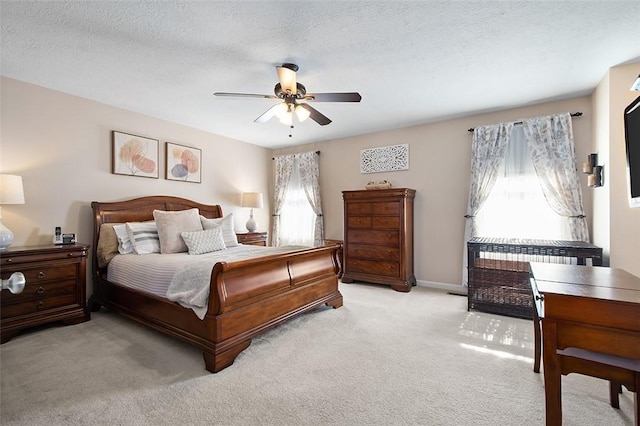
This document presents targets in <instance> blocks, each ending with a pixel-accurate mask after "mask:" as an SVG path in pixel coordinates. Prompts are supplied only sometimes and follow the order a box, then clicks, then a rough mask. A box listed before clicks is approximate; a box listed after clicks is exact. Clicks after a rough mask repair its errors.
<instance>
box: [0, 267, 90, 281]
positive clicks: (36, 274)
mask: <svg viewBox="0 0 640 426" xmlns="http://www.w3.org/2000/svg"><path fill="white" fill-rule="evenodd" d="M12 266H13V265H12ZM77 270H78V269H77V264H76V263H69V264H60V265H46V264H45V265H36V266H35V267H32V266H31V265H29V264H24V265H22V267H18V268H15V267H12V268H6V269H5V268H3V270H2V278H4V279H7V278H9V276H10V275H11V274H12V273H13V272H16V271H18V272H22V273H23V274H24V277H25V278H26V280H27V285H30V284H35V283H38V282H43V281H51V280H59V279H63V278H69V277H75V276H76V274H77ZM5 275H6V277H5Z"/></svg>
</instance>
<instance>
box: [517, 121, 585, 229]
mask: <svg viewBox="0 0 640 426" xmlns="http://www.w3.org/2000/svg"><path fill="white" fill-rule="evenodd" d="M522 124H523V127H524V133H525V137H526V139H527V142H528V146H529V151H530V152H531V157H532V159H533V165H534V167H535V169H536V174H537V175H538V179H539V181H540V185H541V186H542V191H543V192H544V196H545V198H546V200H547V202H548V203H549V206H550V207H551V208H552V209H553V211H555V212H556V213H557V214H559V215H561V216H564V217H566V218H567V219H568V220H569V230H570V232H571V239H572V240H574V241H589V228H588V227H587V220H586V217H585V214H584V206H583V204H582V188H581V187H580V180H579V178H578V172H577V170H576V167H577V166H576V164H577V163H576V154H575V146H574V142H573V128H572V125H571V115H570V114H569V113H565V114H558V115H549V116H545V117H537V118H531V119H528V120H523V121H522Z"/></svg>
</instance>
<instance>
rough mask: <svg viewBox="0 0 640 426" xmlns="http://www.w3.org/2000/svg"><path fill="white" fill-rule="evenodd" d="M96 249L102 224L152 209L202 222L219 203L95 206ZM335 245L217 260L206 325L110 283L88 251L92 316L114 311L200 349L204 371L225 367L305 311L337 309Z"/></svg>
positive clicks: (167, 200) (141, 217)
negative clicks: (195, 213)
mask: <svg viewBox="0 0 640 426" xmlns="http://www.w3.org/2000/svg"><path fill="white" fill-rule="evenodd" d="M91 207H92V209H93V213H94V228H93V229H94V235H93V247H95V248H97V247H98V246H99V241H100V232H101V229H103V230H104V229H105V228H104V227H103V226H102V225H103V224H109V223H126V222H143V221H149V220H153V211H154V210H164V211H179V210H187V209H192V208H198V209H199V213H200V215H202V216H204V217H207V218H220V217H222V209H221V208H220V206H219V205H204V204H200V203H197V202H194V201H190V200H186V199H183V198H178V197H170V196H150V197H142V198H137V199H132V200H128V201H120V202H106V203H105V202H95V201H94V202H92V203H91ZM337 250H338V246H325V247H314V248H308V249H304V250H297V251H294V252H288V253H282V254H276V255H268V256H265V257H259V258H255V259H247V260H240V261H233V262H218V263H216V264H215V266H214V267H213V271H212V273H211V281H210V292H209V303H208V308H207V311H206V315H205V317H204V319H202V320H201V319H199V318H198V317H197V316H196V315H195V314H194V312H193V311H192V310H191V309H188V308H185V307H182V306H180V305H179V304H178V303H175V302H172V301H170V300H169V299H166V298H163V297H158V296H155V295H153V294H148V293H145V292H143V291H139V290H136V289H133V288H129V287H126V286H123V285H119V284H118V283H114V282H110V281H109V280H108V278H107V267H106V266H105V267H100V266H99V263H98V259H97V251H98V250H97V249H94V250H93V280H94V289H93V295H92V296H91V298H90V299H89V306H90V308H91V310H93V311H97V310H99V309H100V307H101V306H106V307H108V308H111V309H113V310H115V311H117V312H119V313H121V314H123V315H125V316H127V317H129V318H132V319H134V320H136V321H139V322H141V323H143V324H146V325H148V326H150V327H153V328H154V329H156V330H159V331H161V332H163V333H166V334H168V335H171V336H174V337H177V338H179V339H181V340H183V341H185V342H187V343H190V344H193V345H195V346H197V347H199V348H201V349H202V351H203V356H204V361H205V366H206V369H207V370H209V371H211V372H213V373H216V372H218V371H220V370H222V369H224V368H226V367H228V366H230V365H231V364H232V363H233V362H234V360H235V358H236V357H237V356H238V354H240V352H242V351H243V350H244V349H246V348H247V347H248V346H249V345H250V344H251V339H252V337H254V336H256V335H257V334H260V333H262V332H264V331H266V330H268V329H270V328H272V327H274V326H277V325H278V324H280V323H282V322H284V321H286V320H288V319H290V318H292V317H294V316H296V315H298V314H301V313H302V312H305V311H307V310H310V309H313V308H316V307H318V306H320V305H323V304H326V305H327V306H331V307H333V308H338V307H340V306H342V295H341V294H340V292H339V291H338V278H337V275H338V273H339V263H338V257H337Z"/></svg>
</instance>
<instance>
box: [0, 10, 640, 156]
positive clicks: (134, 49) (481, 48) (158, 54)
mask: <svg viewBox="0 0 640 426" xmlns="http://www.w3.org/2000/svg"><path fill="white" fill-rule="evenodd" d="M0 13H1V22H2V50H1V55H2V56H1V61H2V62H1V68H0V69H1V73H2V75H4V76H7V77H11V78H15V79H18V80H22V81H26V82H30V83H34V84H37V85H40V86H44V87H48V88H51V89H55V90H59V91H62V92H66V93H70V94H73V95H77V96H81V97H84V98H88V99H92V100H95V101H98V102H103V103H105V104H109V105H114V106H117V107H121V108H125V109H128V110H132V111H138V112H141V113H144V114H148V115H150V116H154V117H158V118H162V119H165V120H169V121H172V122H176V123H181V124H185V125H187V126H191V127H195V128H198V129H202V130H206V131H209V132H212V133H216V134H219V135H223V136H227V137H230V138H233V139H238V140H242V141H246V142H249V143H253V144H256V145H261V146H265V147H283V146H287V145H293V144H303V143H309V142H315V141H322V140H329V139H335V138H340V137H346V136H352V135H357V134H366V133H372V132H377V131H382V130H387V129H393V128H401V127H407V126H412V125H417V124H422V123H429V122H434V121H439V120H443V119H447V118H452V117H459V116H463V115H471V114H476V113H480V112H484V111H494V110H500V109H507V108H513V107H516V106H521V105H527V104H535V103H540V102H544V101H548V100H557V99H564V98H571V97H575V96H581V95H586V94H589V93H591V92H592V90H593V89H594V87H595V86H596V85H597V84H598V82H599V81H600V80H601V79H602V77H603V76H604V75H605V73H606V71H607V69H608V68H610V67H612V66H616V65H619V64H621V63H626V62H637V61H639V60H640V1H637V0H631V1H548V2H547V1H545V2H542V1H437V0H433V1H409V2H403V1H336V2H334V1H215V2H214V1H208V2H193V1H186V2H182V1H163V2H155V1H140V2H136V1H126V2H114V1H108V2H107V1H90V2H84V1H58V2H40V1H33V2H32V1H15V2H14V1H5V0H3V1H2V2H1V4H0ZM282 62H293V63H296V64H298V65H299V66H300V70H299V72H298V81H299V82H301V83H303V84H304V85H305V86H306V88H307V90H308V91H309V92H341V91H358V92H360V94H361V95H362V102H361V103H324V102H323V103H314V104H313V106H314V107H315V108H317V109H318V110H319V111H321V112H322V113H324V114H325V115H327V116H328V117H329V118H331V119H332V120H333V123H331V124H329V125H328V126H323V127H321V126H319V125H317V124H316V123H315V122H313V121H311V120H308V121H306V122H304V123H300V124H296V127H295V128H294V129H293V137H291V138H290V137H288V135H289V129H288V128H287V127H286V126H284V125H282V124H280V123H279V122H278V121H277V119H275V118H274V119H272V120H271V121H269V122H268V123H265V124H257V123H254V122H253V120H254V119H255V118H256V117H257V116H259V115H260V114H262V113H263V112H264V111H266V110H267V109H268V108H269V107H270V106H271V105H273V103H274V100H269V99H231V98H219V97H214V96H213V95H212V94H213V92H216V91H222V92H247V93H264V94H272V93H273V87H274V85H275V84H276V83H277V76H276V71H275V66H276V65H280V64H281V63H282ZM631 83H632V82H629V85H631ZM185 142H187V141H185Z"/></svg>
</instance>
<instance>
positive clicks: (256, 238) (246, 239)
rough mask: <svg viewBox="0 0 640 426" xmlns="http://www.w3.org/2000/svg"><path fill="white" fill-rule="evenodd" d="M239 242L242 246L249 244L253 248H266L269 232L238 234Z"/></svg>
mask: <svg viewBox="0 0 640 426" xmlns="http://www.w3.org/2000/svg"><path fill="white" fill-rule="evenodd" d="M236 236H237V237H238V242H239V243H240V244H249V245H252V246H266V245H267V238H268V236H269V233H268V232H236Z"/></svg>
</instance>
